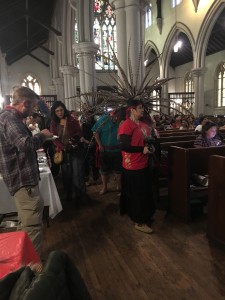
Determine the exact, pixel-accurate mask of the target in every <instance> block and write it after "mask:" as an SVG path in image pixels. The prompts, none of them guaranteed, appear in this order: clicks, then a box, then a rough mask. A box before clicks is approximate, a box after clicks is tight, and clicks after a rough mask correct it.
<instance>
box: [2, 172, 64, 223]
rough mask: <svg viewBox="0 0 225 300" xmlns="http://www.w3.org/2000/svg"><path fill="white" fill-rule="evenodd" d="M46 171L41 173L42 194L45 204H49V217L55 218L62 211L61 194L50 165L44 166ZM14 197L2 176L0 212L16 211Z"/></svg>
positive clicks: (40, 186)
mask: <svg viewBox="0 0 225 300" xmlns="http://www.w3.org/2000/svg"><path fill="white" fill-rule="evenodd" d="M43 169H44V171H43V172H41V173H40V177H41V180H40V181H39V189H40V194H41V196H42V198H43V200H44V205H45V206H49V217H50V218H52V219H53V218H54V217H55V216H56V215H57V214H58V213H59V212H60V211H62V204H61V201H60V199H59V194H58V191H57V188H56V185H55V181H54V179H53V176H52V173H51V170H50V169H49V167H47V166H45V167H43ZM16 211H17V209H16V206H15V203H14V198H13V197H12V196H11V195H10V194H9V191H8V188H7V187H6V185H5V183H4V181H3V179H2V177H1V176H0V214H6V213H11V212H16Z"/></svg>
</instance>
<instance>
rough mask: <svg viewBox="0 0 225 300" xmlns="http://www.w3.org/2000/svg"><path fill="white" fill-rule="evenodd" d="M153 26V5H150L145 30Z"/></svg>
mask: <svg viewBox="0 0 225 300" xmlns="http://www.w3.org/2000/svg"><path fill="white" fill-rule="evenodd" d="M151 25H152V5H151V3H150V4H148V6H147V10H146V14H145V28H148V27H149V26H151Z"/></svg>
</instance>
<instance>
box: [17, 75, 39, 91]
mask: <svg viewBox="0 0 225 300" xmlns="http://www.w3.org/2000/svg"><path fill="white" fill-rule="evenodd" d="M22 86H26V87H28V88H30V89H31V90H33V91H34V92H35V93H36V94H38V95H40V94H41V86H40V83H39V82H38V80H37V78H35V77H34V76H33V75H31V74H29V75H27V76H26V77H25V78H24V79H23V81H22Z"/></svg>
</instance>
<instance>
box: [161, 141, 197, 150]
mask: <svg viewBox="0 0 225 300" xmlns="http://www.w3.org/2000/svg"><path fill="white" fill-rule="evenodd" d="M194 141H195V139H193V140H190V141H173V142H162V143H160V146H161V151H168V150H169V147H171V146H177V147H182V148H193V145H194Z"/></svg>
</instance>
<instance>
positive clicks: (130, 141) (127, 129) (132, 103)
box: [118, 99, 155, 233]
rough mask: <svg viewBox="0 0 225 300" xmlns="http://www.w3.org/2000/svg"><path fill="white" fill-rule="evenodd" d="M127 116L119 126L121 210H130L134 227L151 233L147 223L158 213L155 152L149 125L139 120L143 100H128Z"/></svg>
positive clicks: (142, 110)
mask: <svg viewBox="0 0 225 300" xmlns="http://www.w3.org/2000/svg"><path fill="white" fill-rule="evenodd" d="M126 112H127V118H126V121H124V122H123V123H122V125H121V126H120V127H119V131H118V135H119V140H120V144H121V148H122V157H123V176H122V191H121V199H120V206H121V207H120V209H121V210H122V211H121V213H125V212H126V213H127V214H128V216H129V217H130V218H131V220H132V221H134V223H135V229H137V230H140V231H142V232H145V233H151V232H152V229H151V228H150V227H149V226H148V225H149V223H150V222H151V218H152V216H153V214H154V212H155V207H154V201H153V197H152V188H151V184H149V182H150V170H149V164H148V163H149V155H151V153H152V152H153V151H154V150H152V149H151V145H149V144H148V140H149V138H150V136H151V132H150V128H149V126H148V125H147V124H145V123H143V122H142V121H140V119H141V118H142V117H143V114H144V107H143V103H142V101H141V100H133V99H131V100H129V101H128V107H127V110H126Z"/></svg>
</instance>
